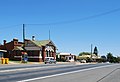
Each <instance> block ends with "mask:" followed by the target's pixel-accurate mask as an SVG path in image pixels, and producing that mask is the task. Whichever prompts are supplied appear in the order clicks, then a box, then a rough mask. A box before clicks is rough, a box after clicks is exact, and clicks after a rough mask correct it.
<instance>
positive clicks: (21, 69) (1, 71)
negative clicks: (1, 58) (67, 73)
mask: <svg viewBox="0 0 120 82" xmlns="http://www.w3.org/2000/svg"><path fill="white" fill-rule="evenodd" d="M65 66H73V65H62V66H45V67H29V68H18V69H10V70H0V73H3V72H13V71H23V70H35V69H41V68H52V67H65Z"/></svg>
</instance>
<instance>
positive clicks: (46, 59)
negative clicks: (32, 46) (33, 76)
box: [45, 57, 56, 64]
mask: <svg viewBox="0 0 120 82" xmlns="http://www.w3.org/2000/svg"><path fill="white" fill-rule="evenodd" d="M47 63H49V64H52V63H54V64H56V60H55V59H54V57H45V64H47Z"/></svg>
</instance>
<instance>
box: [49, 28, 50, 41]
mask: <svg viewBox="0 0 120 82" xmlns="http://www.w3.org/2000/svg"><path fill="white" fill-rule="evenodd" d="M49 40H50V30H49Z"/></svg>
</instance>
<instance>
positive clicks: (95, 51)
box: [93, 46, 98, 56]
mask: <svg viewBox="0 0 120 82" xmlns="http://www.w3.org/2000/svg"><path fill="white" fill-rule="evenodd" d="M93 54H95V55H96V56H98V50H97V47H96V46H95V48H94V52H93Z"/></svg>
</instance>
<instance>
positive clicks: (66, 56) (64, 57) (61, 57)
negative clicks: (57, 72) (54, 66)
mask: <svg viewBox="0 0 120 82" xmlns="http://www.w3.org/2000/svg"><path fill="white" fill-rule="evenodd" d="M57 59H58V61H67V62H74V61H75V60H76V56H75V55H73V54H71V53H57Z"/></svg>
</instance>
